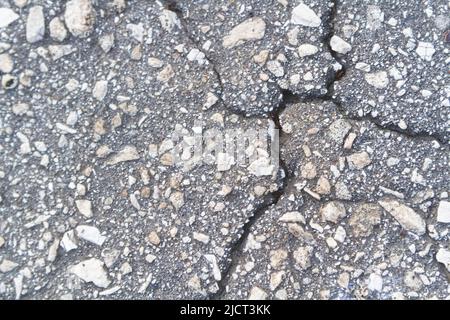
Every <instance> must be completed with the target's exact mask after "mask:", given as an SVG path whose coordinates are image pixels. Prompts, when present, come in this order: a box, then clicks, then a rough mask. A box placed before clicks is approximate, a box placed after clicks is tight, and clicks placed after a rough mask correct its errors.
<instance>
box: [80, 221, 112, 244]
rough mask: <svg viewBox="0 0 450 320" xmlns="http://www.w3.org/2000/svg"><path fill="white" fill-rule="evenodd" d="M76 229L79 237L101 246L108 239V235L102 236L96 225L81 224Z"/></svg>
mask: <svg viewBox="0 0 450 320" xmlns="http://www.w3.org/2000/svg"><path fill="white" fill-rule="evenodd" d="M75 230H76V232H77V236H78V238H80V239H83V240H86V241H89V242H91V243H93V244H96V245H98V246H101V245H102V244H103V243H104V242H105V240H106V237H105V236H102V235H101V233H100V231H99V230H98V229H97V228H96V227H92V226H85V225H81V226H78V227H76V229H75Z"/></svg>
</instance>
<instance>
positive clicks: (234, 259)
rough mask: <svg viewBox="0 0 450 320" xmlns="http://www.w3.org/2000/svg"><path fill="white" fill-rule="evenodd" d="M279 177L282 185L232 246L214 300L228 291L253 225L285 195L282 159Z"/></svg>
mask: <svg viewBox="0 0 450 320" xmlns="http://www.w3.org/2000/svg"><path fill="white" fill-rule="evenodd" d="M278 179H279V181H280V183H281V186H280V187H279V188H278V190H277V191H275V192H272V193H270V194H268V195H267V196H265V198H264V201H263V203H262V204H261V205H259V206H258V208H256V210H255V211H254V214H253V215H252V216H251V217H250V218H248V221H247V222H246V223H245V224H244V226H243V227H242V234H241V236H240V237H239V238H238V240H237V241H236V242H235V243H234V244H233V245H232V247H231V248H230V254H229V263H228V265H227V267H226V268H225V269H224V270H223V271H222V279H221V280H220V281H219V282H218V286H219V290H218V291H217V292H216V293H215V294H213V295H211V296H210V299H212V300H218V299H222V298H224V295H225V293H226V286H227V284H228V283H229V280H230V277H231V275H232V274H233V272H234V271H235V269H236V267H237V265H238V260H239V257H240V255H241V254H242V252H243V251H244V246H245V243H246V240H247V238H248V235H249V234H250V232H251V229H252V226H253V225H254V224H255V223H256V222H257V221H258V220H259V219H260V218H261V217H262V216H263V215H264V214H265V213H266V212H267V210H269V209H270V207H272V206H275V205H276V204H277V203H278V201H279V200H280V198H281V197H282V196H283V194H284V191H285V189H286V186H287V185H288V179H289V177H288V171H287V169H286V166H285V164H284V162H283V160H282V159H280V170H279V171H278Z"/></svg>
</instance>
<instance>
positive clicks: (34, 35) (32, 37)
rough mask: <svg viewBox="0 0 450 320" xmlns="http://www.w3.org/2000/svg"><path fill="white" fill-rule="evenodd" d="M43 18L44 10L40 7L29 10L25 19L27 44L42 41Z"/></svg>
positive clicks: (43, 30)
mask: <svg viewBox="0 0 450 320" xmlns="http://www.w3.org/2000/svg"><path fill="white" fill-rule="evenodd" d="M44 34H45V18H44V9H43V8H42V7H41V6H35V7H32V8H30V11H29V13H28V18H27V27H26V36H27V41H28V42H29V43H35V42H38V41H41V40H42V39H44Z"/></svg>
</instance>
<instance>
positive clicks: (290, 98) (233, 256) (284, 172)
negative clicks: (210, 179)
mask: <svg viewBox="0 0 450 320" xmlns="http://www.w3.org/2000/svg"><path fill="white" fill-rule="evenodd" d="M331 2H332V9H331V10H330V14H329V15H328V16H327V17H326V18H325V22H324V24H325V25H324V28H325V35H324V36H323V37H322V38H321V41H322V43H323V45H324V46H325V47H326V48H328V52H329V53H330V54H331V56H332V57H333V58H334V59H335V61H337V62H338V63H339V64H340V65H341V69H340V70H338V71H337V72H335V71H334V70H330V72H329V74H328V77H327V79H326V88H327V93H326V94H325V95H306V96H305V95H298V94H295V93H293V92H292V91H290V90H283V89H281V87H280V88H279V90H280V91H281V93H282V100H281V102H280V103H279V105H278V106H277V107H276V108H274V109H273V111H271V112H270V113H268V114H266V115H262V116H249V115H247V114H245V112H243V111H241V110H237V109H235V108H233V107H231V106H228V105H227V104H226V103H225V101H224V99H223V97H222V94H223V92H224V85H223V80H222V77H221V74H220V72H219V70H218V69H217V64H216V63H215V61H214V60H213V59H212V58H211V57H210V56H208V54H207V53H206V52H204V54H205V57H206V59H207V61H208V62H209V64H210V66H211V68H212V70H213V71H214V74H215V76H216V77H217V80H218V83H219V86H220V91H221V92H220V95H219V100H220V102H221V104H222V105H223V106H225V107H226V109H227V110H229V111H230V112H232V113H234V114H237V115H239V116H241V117H245V118H261V117H269V118H270V119H272V121H273V122H274V123H275V127H276V128H277V129H278V130H279V132H280V148H282V145H281V144H282V141H283V139H282V137H281V135H282V133H283V132H282V130H281V129H282V128H281V124H280V115H281V114H282V113H283V112H284V110H285V109H286V108H287V107H288V106H289V105H291V104H296V103H307V102H314V101H322V102H323V101H331V102H332V103H334V104H335V105H336V110H337V111H338V112H339V113H340V114H341V115H342V116H343V117H344V118H346V119H348V120H353V121H368V122H370V123H372V124H374V125H375V126H377V127H378V128H379V129H381V130H388V131H392V132H395V133H399V134H402V135H405V136H407V137H408V138H415V139H426V140H432V139H434V140H437V141H439V142H440V143H441V144H442V145H444V146H445V147H448V146H449V145H448V144H447V142H445V141H443V139H442V138H441V137H440V136H438V135H433V134H429V133H427V132H413V131H409V130H402V129H400V128H398V127H397V126H395V125H393V124H392V125H390V124H383V123H382V122H381V121H380V120H379V119H378V118H374V117H371V116H364V117H354V116H349V115H348V114H347V112H346V111H345V110H344V108H342V106H341V103H340V102H339V101H338V100H337V99H336V98H334V83H335V82H336V81H339V80H340V79H342V78H343V77H344V76H345V74H346V69H347V67H346V65H345V63H344V61H343V60H342V59H341V57H340V56H339V55H338V54H337V53H336V52H334V51H333V50H332V49H331V46H330V39H331V37H332V36H333V35H334V29H335V26H334V24H335V21H336V14H337V8H338V2H339V1H338V0H332V1H331ZM164 3H165V5H166V7H167V9H169V10H171V11H173V12H175V13H176V14H177V16H178V18H179V20H180V22H181V25H182V27H183V30H184V32H185V34H186V35H187V38H188V39H189V41H191V42H192V43H193V44H194V45H195V46H197V47H201V46H200V44H199V42H198V41H197V40H196V39H195V38H194V37H193V36H192V35H191V33H190V30H189V27H188V23H187V21H186V19H185V18H184V16H183V12H182V10H181V9H180V8H179V7H178V5H177V1H176V0H166V1H164ZM280 156H281V155H280ZM280 169H281V170H279V172H278V177H277V178H278V179H277V181H279V182H280V188H279V189H278V190H277V191H275V192H272V193H270V194H268V195H266V197H265V198H264V200H263V203H262V204H260V205H259V207H258V208H256V209H255V211H254V214H253V215H252V216H251V217H250V218H248V221H247V222H246V223H245V224H244V226H243V227H242V234H241V235H240V237H239V238H238V239H237V240H236V241H235V243H234V244H233V245H232V247H231V248H230V254H229V256H230V258H229V263H228V264H227V266H226V267H225V268H224V269H223V271H222V278H221V280H220V281H219V282H218V287H219V289H218V291H217V292H216V293H214V294H211V295H210V296H209V299H213V300H216V299H222V298H224V295H225V293H226V286H227V284H228V283H229V280H230V277H231V275H232V274H233V272H234V271H235V270H236V267H237V265H238V259H239V257H240V255H241V254H242V252H243V251H244V246H245V243H246V240H247V238H248V236H249V234H250V232H251V229H252V226H253V225H254V224H255V223H256V222H257V221H258V220H259V219H260V218H261V217H262V216H263V215H264V214H265V213H266V212H267V211H268V210H270V208H271V207H273V206H276V204H277V203H278V201H279V200H280V198H281V197H282V196H283V195H284V194H285V192H286V190H287V189H288V188H289V186H290V182H291V180H292V176H293V175H291V174H290V173H289V171H288V169H287V167H286V165H285V163H284V161H283V159H282V158H281V157H280Z"/></svg>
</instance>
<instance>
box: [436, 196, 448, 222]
mask: <svg viewBox="0 0 450 320" xmlns="http://www.w3.org/2000/svg"><path fill="white" fill-rule="evenodd" d="M437 221H438V222H442V223H450V202H448V201H441V202H439V206H438V209H437Z"/></svg>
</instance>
